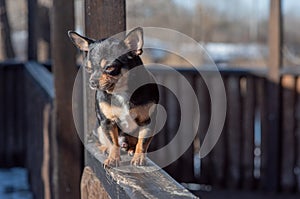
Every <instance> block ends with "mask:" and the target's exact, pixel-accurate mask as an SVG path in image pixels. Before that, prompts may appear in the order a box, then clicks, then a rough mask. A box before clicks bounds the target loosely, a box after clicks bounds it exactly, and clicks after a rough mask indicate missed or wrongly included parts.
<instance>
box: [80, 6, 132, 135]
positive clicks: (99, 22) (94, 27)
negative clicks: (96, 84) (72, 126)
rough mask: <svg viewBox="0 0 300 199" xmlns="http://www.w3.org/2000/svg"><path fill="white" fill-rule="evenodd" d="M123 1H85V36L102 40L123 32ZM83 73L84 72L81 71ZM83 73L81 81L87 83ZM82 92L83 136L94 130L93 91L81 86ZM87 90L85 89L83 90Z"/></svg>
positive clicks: (124, 22)
mask: <svg viewBox="0 0 300 199" xmlns="http://www.w3.org/2000/svg"><path fill="white" fill-rule="evenodd" d="M125 14H126V9H125V0H86V1H85V34H86V35H87V36H88V37H91V38H94V39H102V38H107V37H110V36H113V35H114V34H117V33H120V32H122V31H125V29H126V16H125ZM83 71H84V70H83ZM87 79H88V77H86V73H85V72H84V73H83V81H85V82H86V81H87ZM83 87H84V88H83V90H84V91H83V92H84V96H85V98H84V100H83V101H84V106H85V107H84V115H85V119H84V125H85V126H84V129H85V134H87V133H91V132H92V130H93V129H94V128H95V120H96V116H95V108H94V103H95V102H94V91H91V90H90V89H89V87H86V86H85V85H84V86H83ZM85 88H87V89H85Z"/></svg>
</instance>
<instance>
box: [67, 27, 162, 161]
mask: <svg viewBox="0 0 300 199" xmlns="http://www.w3.org/2000/svg"><path fill="white" fill-rule="evenodd" d="M68 34H69V37H70V39H71V41H72V42H73V43H74V44H75V46H76V47H77V48H79V49H80V50H82V51H84V52H86V57H85V61H84V63H85V68H86V70H87V72H88V73H89V74H90V79H89V86H90V88H91V89H93V90H95V91H96V92H95V102H96V115H97V119H98V122H99V124H100V127H99V128H98V137H99V140H100V143H101V144H102V146H101V147H100V148H101V150H102V151H106V152H108V157H107V159H106V160H105V162H104V165H105V166H118V164H119V161H120V147H122V148H123V149H125V150H129V151H130V152H131V153H132V152H133V150H134V154H133V158H132V160H131V164H133V165H144V164H145V161H146V152H147V149H148V147H149V144H150V142H151V140H152V135H153V128H154V125H155V124H154V121H152V120H151V118H154V116H155V114H156V110H155V104H157V103H158V100H159V94H158V87H157V85H156V84H155V83H153V82H154V79H153V78H152V76H151V75H150V74H149V72H148V71H147V70H146V69H145V67H144V66H143V62H142V60H141V58H140V55H141V54H142V52H143V50H142V47H143V43H144V41H143V29H142V28H140V27H138V28H135V29H133V30H132V31H130V32H129V33H128V34H127V35H126V36H125V38H124V39H116V38H108V39H102V40H97V41H96V40H94V39H90V38H87V37H84V36H81V35H79V34H78V33H76V32H72V31H69V32H68ZM135 67H139V70H138V71H139V72H138V74H135V72H134V70H132V69H134V68H135ZM138 78H140V79H141V78H142V79H143V80H146V81H148V82H151V83H148V84H144V85H142V86H140V87H138V89H136V90H135V91H134V92H133V93H130V90H131V88H134V87H136V85H135V83H136V82H139V81H137V79H138Z"/></svg>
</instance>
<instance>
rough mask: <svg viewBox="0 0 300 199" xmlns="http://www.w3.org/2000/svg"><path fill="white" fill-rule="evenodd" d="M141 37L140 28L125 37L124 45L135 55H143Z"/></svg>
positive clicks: (142, 40)
mask: <svg viewBox="0 0 300 199" xmlns="http://www.w3.org/2000/svg"><path fill="white" fill-rule="evenodd" d="M143 37H144V36H143V29H142V28H141V27H137V28H135V29H133V30H132V31H130V32H129V33H128V34H127V35H126V37H125V39H124V43H125V45H126V46H127V47H128V49H129V50H130V51H131V52H133V53H134V54H136V55H141V54H142V53H143V50H142V48H143V45H144V38H143Z"/></svg>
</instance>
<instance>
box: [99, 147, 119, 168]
mask: <svg viewBox="0 0 300 199" xmlns="http://www.w3.org/2000/svg"><path fill="white" fill-rule="evenodd" d="M120 161H121V155H120V148H119V147H115V146H113V147H111V149H110V151H109V155H108V157H107V159H106V160H105V161H104V163H103V164H104V167H105V168H107V167H117V166H119V163H120Z"/></svg>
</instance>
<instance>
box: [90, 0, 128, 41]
mask: <svg viewBox="0 0 300 199" xmlns="http://www.w3.org/2000/svg"><path fill="white" fill-rule="evenodd" d="M125 9H126V7H125V0H97V1H95V0H87V1H86V2H85V13H86V17H85V27H86V34H87V35H88V36H89V37H92V38H95V39H101V38H107V37H110V36H112V35H114V34H117V33H120V32H122V31H124V30H125V29H126V17H125V15H126V10H125ZM116 13H117V14H116Z"/></svg>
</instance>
